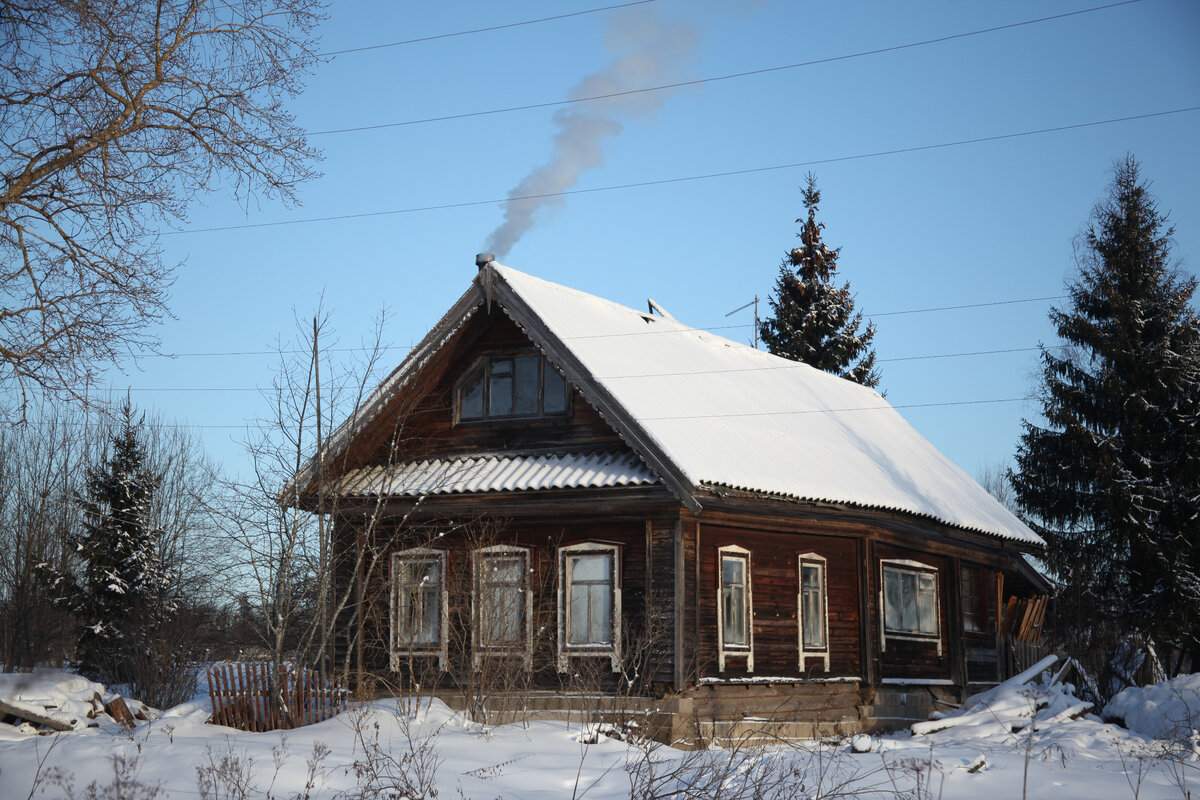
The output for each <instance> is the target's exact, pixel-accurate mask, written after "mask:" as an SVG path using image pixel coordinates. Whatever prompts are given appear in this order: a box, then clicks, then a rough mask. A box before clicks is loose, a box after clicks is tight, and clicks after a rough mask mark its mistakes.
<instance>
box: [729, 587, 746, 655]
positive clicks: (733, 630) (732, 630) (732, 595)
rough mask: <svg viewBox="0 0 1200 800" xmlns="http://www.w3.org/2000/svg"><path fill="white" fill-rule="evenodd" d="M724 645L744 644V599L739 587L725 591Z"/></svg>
mask: <svg viewBox="0 0 1200 800" xmlns="http://www.w3.org/2000/svg"><path fill="white" fill-rule="evenodd" d="M725 644H734V645H745V644H746V597H745V595H744V594H743V592H742V588H741V587H740V586H728V587H726V589H725Z"/></svg>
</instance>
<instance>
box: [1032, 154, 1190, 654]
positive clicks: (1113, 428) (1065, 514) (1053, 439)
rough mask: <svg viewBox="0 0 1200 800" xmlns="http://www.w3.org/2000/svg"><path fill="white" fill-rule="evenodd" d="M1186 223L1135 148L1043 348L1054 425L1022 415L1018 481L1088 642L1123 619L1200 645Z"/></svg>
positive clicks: (1160, 636)
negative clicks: (1051, 342)
mask: <svg viewBox="0 0 1200 800" xmlns="http://www.w3.org/2000/svg"><path fill="white" fill-rule="evenodd" d="M1172 233H1173V229H1172V228H1170V227H1169V226H1168V223H1167V217H1166V215H1165V214H1160V213H1159V211H1158V208H1157V204H1156V201H1155V200H1154V198H1153V197H1152V196H1151V194H1150V193H1149V191H1148V185H1147V183H1146V182H1145V181H1143V180H1142V178H1141V175H1140V170H1139V165H1138V163H1137V161H1136V160H1134V159H1133V158H1132V157H1131V156H1129V157H1126V158H1125V159H1124V160H1123V161H1121V162H1119V163H1118V164H1117V165H1116V170H1115V177H1114V179H1113V182H1112V184H1111V186H1110V187H1109V190H1108V195H1107V197H1106V198H1105V199H1103V200H1102V201H1101V202H1100V203H1099V204H1098V205H1097V206H1096V208H1095V210H1094V211H1093V213H1092V218H1091V222H1090V224H1089V226H1088V228H1087V230H1086V233H1085V234H1084V236H1083V238H1082V240H1081V244H1082V247H1081V249H1080V257H1079V273H1078V276H1077V277H1076V278H1075V279H1074V280H1073V281H1072V282H1071V283H1070V284H1069V285H1068V293H1069V296H1070V301H1069V304H1068V306H1067V307H1066V308H1063V309H1053V310H1052V311H1051V312H1050V319H1051V321H1052V322H1053V323H1054V326H1055V328H1056V330H1057V333H1058V336H1059V338H1060V339H1062V341H1063V342H1064V345H1065V347H1064V348H1063V353H1062V354H1061V355H1056V349H1050V348H1046V347H1043V348H1042V355H1041V359H1042V364H1043V380H1044V385H1043V388H1042V391H1041V401H1042V414H1043V416H1044V418H1045V426H1044V427H1043V426H1041V425H1037V424H1034V423H1031V422H1028V421H1026V422H1025V423H1024V433H1023V434H1022V436H1021V441H1020V444H1019V446H1018V452H1017V469H1016V471H1015V472H1014V473H1013V474H1011V478H1012V480H1013V485H1014V488H1015V489H1016V492H1017V498H1018V501H1019V503H1020V505H1021V507H1022V508H1023V509H1024V511H1025V514H1026V516H1027V518H1028V519H1027V521H1029V522H1030V523H1031V524H1032V526H1033V527H1034V528H1035V530H1037V531H1038V532H1039V533H1040V534H1041V535H1042V536H1043V538H1045V539H1046V542H1047V545H1048V547H1047V551H1046V565H1047V567H1048V568H1049V569H1050V571H1051V572H1052V574H1053V575H1054V576H1055V577H1056V578H1057V579H1058V580H1059V581H1060V583H1061V584H1062V586H1063V592H1062V594H1061V597H1060V598H1059V601H1058V606H1059V611H1060V613H1061V614H1062V615H1063V616H1065V617H1066V619H1065V620H1064V622H1065V623H1066V625H1065V628H1066V629H1067V630H1071V631H1072V632H1073V635H1076V636H1079V637H1081V639H1082V640H1083V641H1077V642H1076V643H1077V644H1078V645H1082V646H1084V647H1087V646H1088V645H1089V642H1088V641H1087V640H1088V639H1089V638H1090V639H1091V642H1090V644H1100V643H1099V642H1098V641H1097V636H1099V635H1100V634H1098V633H1097V629H1098V628H1099V627H1104V626H1103V624H1102V623H1104V622H1113V623H1115V624H1116V626H1117V634H1116V637H1117V638H1120V637H1122V636H1127V635H1129V634H1140V635H1141V636H1143V637H1149V638H1150V639H1152V640H1154V641H1155V642H1156V643H1157V644H1158V645H1159V646H1160V654H1162V655H1165V654H1166V653H1167V651H1169V650H1170V648H1171V647H1172V646H1174V647H1178V648H1180V649H1181V651H1182V652H1185V653H1186V652H1189V651H1190V652H1191V653H1192V654H1194V655H1198V656H1200V647H1198V644H1200V577H1198V576H1200V323H1198V320H1197V315H1196V312H1195V310H1194V309H1193V308H1192V307H1191V306H1190V305H1189V303H1190V301H1191V298H1192V295H1193V293H1194V291H1195V289H1196V279H1195V277H1191V276H1184V275H1181V274H1180V273H1179V272H1178V271H1177V270H1176V269H1175V268H1174V267H1173V266H1172V263H1171V254H1170V247H1171V239H1170V237H1171V235H1172ZM1098 623H1101V624H1098ZM1101 646H1102V645H1101Z"/></svg>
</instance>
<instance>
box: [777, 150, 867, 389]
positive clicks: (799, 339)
mask: <svg viewBox="0 0 1200 800" xmlns="http://www.w3.org/2000/svg"><path fill="white" fill-rule="evenodd" d="M805 180H806V185H805V188H804V195H803V197H804V207H805V209H807V211H808V216H807V218H806V219H798V220H796V222H800V223H802V225H801V228H800V233H798V234H796V235H797V237H798V238H799V239H800V247H797V248H794V249H793V250H792V251H791V252H789V253H787V254H786V255H785V256H784V257H783V261H782V263H780V265H779V277H778V279H777V280H776V282H775V293H774V296H773V297H772V298H771V299H770V302H771V309H772V311H773V312H774V316H773V317H772V318H769V319H766V320H764V321H763V323H762V325H761V326H760V327H759V334H760V335H761V336H762V340H763V343H764V344H766V346H767V349H768V350H769V351H770V352H771V353H773V354H774V355H777V356H783V357H784V358H790V359H792V360H793V361H803V362H804V363H806V364H811V365H812V366H814V367H816V368H818V369H823V370H825V371H826V372H832V373H833V374H834V375H837V376H839V377H842V378H847V379H849V380H852V381H855V382H857V383H861V384H862V385H864V386H871V387H875V386H878V385H879V377H880V376H879V370H878V369H876V367H875V350H874V348H872V347H871V340H872V339H874V338H875V326H874V325H873V324H870V323H868V324H867V327H866V330H863V331H860V330H859V326H860V325H861V324H862V320H863V315H862V312H859V313H855V312H854V295H852V294H851V293H850V284H849V283H846V284H843V285H842V286H841V287H838V286H835V285H833V283H831V281H832V280H833V274H834V273H835V272H836V271H837V260H838V255H839V254H840V253H841V248H840V247H839V248H837V249H836V250H831V249H830V248H829V247H828V246H826V244H825V243H824V242H823V241H821V231H822V230H824V228H825V223H823V222H817V206H818V205H819V204H820V202H821V193H820V192H819V191H818V190H817V177H816V175H814V174H812V173H811V172H810V173H808V175H807V176H806V178H805Z"/></svg>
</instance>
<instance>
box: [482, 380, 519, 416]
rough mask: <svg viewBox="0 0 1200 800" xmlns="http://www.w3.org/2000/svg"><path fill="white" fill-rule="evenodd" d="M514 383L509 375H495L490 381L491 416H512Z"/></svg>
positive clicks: (489, 408)
mask: <svg viewBox="0 0 1200 800" xmlns="http://www.w3.org/2000/svg"><path fill="white" fill-rule="evenodd" d="M512 383H513V379H512V377H511V376H509V377H499V376H496V375H493V376H492V377H491V378H490V379H489V381H488V416H489V417H508V416H512V405H513V398H512Z"/></svg>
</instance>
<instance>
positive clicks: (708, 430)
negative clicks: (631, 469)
mask: <svg viewBox="0 0 1200 800" xmlns="http://www.w3.org/2000/svg"><path fill="white" fill-rule="evenodd" d="M488 271H491V272H492V274H491V275H485V274H484V273H486V272H488ZM481 279H482V280H481V282H482V283H483V284H484V285H485V287H487V286H488V284H492V285H491V286H490V288H487V291H488V292H489V293H494V295H495V297H496V298H497V300H498V302H500V303H501V306H502V307H504V309H505V311H506V312H507V313H509V314H510V316H512V317H513V318H514V320H515V321H517V323H518V324H521V325H522V326H523V327H525V329H526V332H527V333H529V334H530V335H531V336H532V337H533V338H534V340H535V341H539V339H540V338H544V339H546V340H547V341H539V344H541V345H542V346H543V349H545V350H546V351H547V353H548V354H549V355H550V357H551V358H552V359H553V358H554V355H555V353H556V352H558V353H569V354H570V356H571V358H572V360H577V365H572V364H557V366H559V367H560V369H563V371H564V373H565V374H567V376H568V378H571V379H573V380H574V381H575V382H576V384H577V385H579V386H580V389H581V391H583V392H584V396H585V397H587V396H588V393H589V387H588V386H587V384H591V391H592V393H593V395H596V396H601V395H607V396H608V397H609V398H611V400H612V401H613V402H615V409H613V408H610V409H608V410H609V412H610V413H613V412H614V411H615V414H616V415H618V416H623V417H624V418H625V419H624V422H625V423H626V425H625V427H626V429H627V431H628V430H632V431H634V432H636V433H637V434H638V437H639V438H640V436H641V435H642V434H644V435H645V438H644V439H642V440H640V441H631V442H630V444H631V446H633V447H634V449H635V450H637V451H639V455H641V456H642V457H643V458H647V459H648V462H649V463H650V464H651V465H652V466H653V465H654V464H655V463H656V460H657V462H658V463H663V462H665V463H667V464H669V466H670V467H671V468H672V469H674V470H676V471H677V474H678V477H679V478H681V481H680V482H681V483H682V484H683V485H684V486H685V487H687V486H690V487H691V488H692V489H693V490H696V489H702V488H710V489H720V488H722V487H724V488H728V489H732V490H744V491H747V492H752V493H756V494H770V495H778V496H780V497H787V498H795V499H800V500H811V501H826V502H832V503H843V504H850V505H857V506H863V507H867V508H876V509H886V510H894V511H903V512H908V513H912V514H917V515H921V516H925V517H930V518H932V519H935V520H939V521H941V522H945V523H948V524H950V525H954V526H958V527H960V528H965V529H969V530H973V531H979V532H983V533H987V534H991V535H994V536H997V537H1000V538H1003V539H1009V540H1013V541H1016V542H1020V543H1023V544H1031V545H1041V544H1043V542H1042V540H1041V538H1040V537H1038V536H1037V534H1035V533H1034V532H1033V531H1031V530H1030V529H1029V528H1028V527H1027V526H1026V525H1025V524H1024V523H1022V522H1021V521H1020V520H1019V519H1017V518H1016V517H1015V516H1014V515H1013V514H1012V513H1011V512H1009V511H1008V510H1007V509H1006V508H1005V507H1004V506H1003V505H1001V504H1000V503H999V502H997V501H996V500H995V498H993V497H992V496H991V495H990V494H989V493H988V492H987V491H986V490H985V489H984V488H983V487H981V486H980V485H979V484H978V483H976V482H975V481H974V480H973V479H972V478H971V477H970V476H968V475H967V474H966V473H965V472H963V471H962V470H961V469H959V468H958V467H957V466H956V465H955V464H954V463H953V462H952V461H950V459H949V458H947V457H946V456H944V455H943V454H942V453H941V452H939V451H938V450H937V448H935V447H934V446H933V445H932V444H930V443H929V441H928V440H926V439H925V438H924V437H923V436H921V435H920V434H919V433H917V431H916V430H915V429H914V428H913V427H912V426H911V425H909V424H908V422H907V421H905V419H904V418H903V417H902V416H900V414H899V413H898V412H896V410H895V409H893V408H892V407H891V406H890V405H888V403H887V401H885V400H884V399H883V397H882V396H880V395H879V393H877V392H875V391H874V390H872V389H868V388H866V387H864V386H861V385H859V384H856V383H853V382H851V381H848V380H844V379H842V378H838V377H836V376H834V375H830V374H828V373H826V372H823V371H821V370H818V369H815V368H813V367H810V366H808V365H806V364H801V363H797V362H794V361H789V360H787V359H783V358H779V357H777V356H773V355H770V354H768V353H764V352H761V351H759V350H755V349H753V348H751V347H748V346H746V345H743V344H739V343H737V342H733V341H730V340H728V339H725V338H723V337H721V336H716V335H714V334H712V333H709V332H707V331H703V330H698V329H696V328H691V327H689V326H687V325H684V324H682V323H680V322H678V321H676V320H673V319H668V318H665V317H662V316H657V315H651V314H648V313H645V312H640V311H635V310H634V309H631V308H628V307H626V306H622V305H620V304H618V303H614V302H611V301H609V300H605V299H602V298H600V297H596V296H594V295H590V294H587V293H585V292H581V291H577V290H575V289H570V288H568V287H565V286H560V285H558V284H555V283H550V282H548V281H544V280H541V279H538V278H534V277H532V276H530V275H526V274H524V273H522V272H518V271H517V270H514V269H511V268H509V267H505V266H501V265H499V264H495V263H492V264H489V265H487V267H485V268H484V271H483V273H481ZM505 288H507V289H508V290H511V296H510V295H509V293H508V292H507V291H505ZM505 298H508V299H507V303H506V302H505ZM580 366H581V367H582V371H583V372H584V373H585V374H580V375H573V374H572V372H575V371H577V369H578V367H580ZM597 390H598V391H597ZM589 399H590V398H589ZM630 438H631V437H630V436H628V435H627V436H626V440H627V441H629V440H630ZM651 451H654V452H651Z"/></svg>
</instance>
